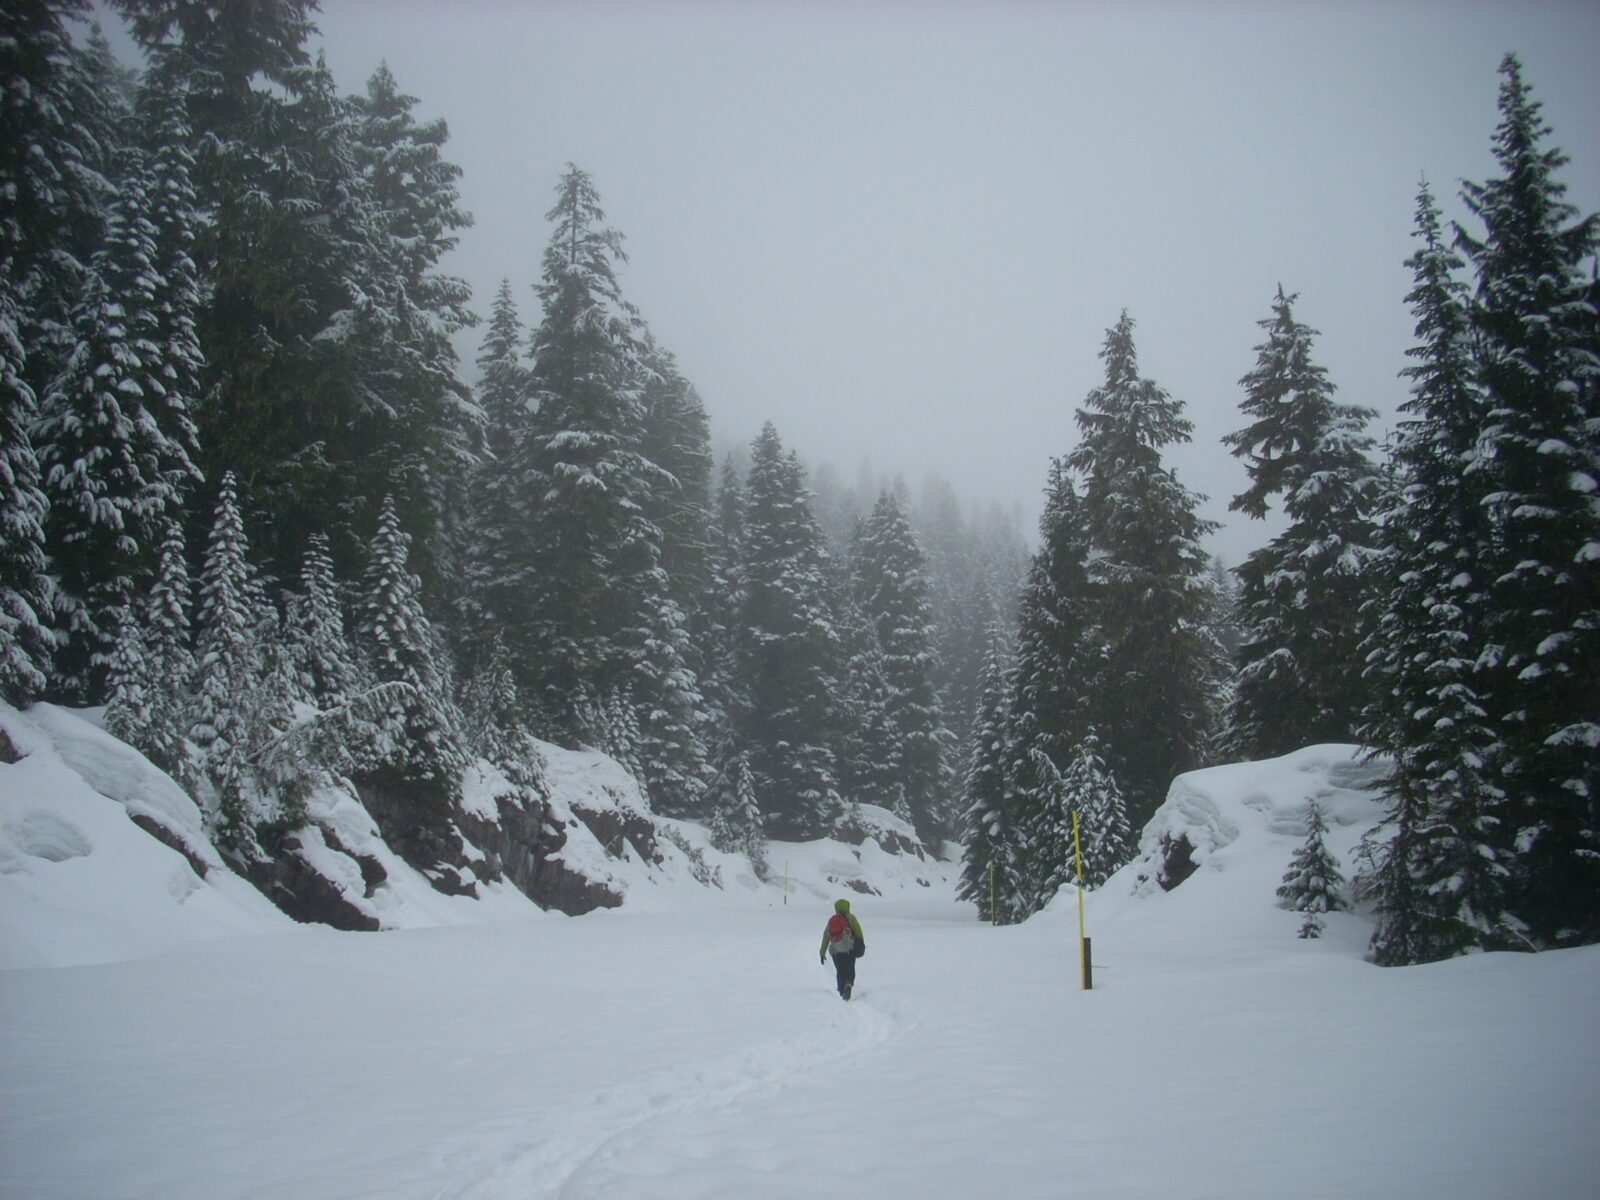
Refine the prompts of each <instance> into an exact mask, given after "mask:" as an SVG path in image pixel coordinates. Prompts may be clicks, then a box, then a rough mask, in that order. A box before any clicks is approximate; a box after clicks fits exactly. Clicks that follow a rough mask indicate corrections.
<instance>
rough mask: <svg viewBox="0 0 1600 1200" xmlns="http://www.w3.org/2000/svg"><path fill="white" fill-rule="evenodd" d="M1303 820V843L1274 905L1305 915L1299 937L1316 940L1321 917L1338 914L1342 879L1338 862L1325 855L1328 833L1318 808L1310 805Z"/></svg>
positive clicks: (1340, 908) (1327, 851) (1341, 901)
mask: <svg viewBox="0 0 1600 1200" xmlns="http://www.w3.org/2000/svg"><path fill="white" fill-rule="evenodd" d="M1309 810H1310V811H1309V814H1308V816H1307V821H1306V824H1307V831H1306V840H1305V842H1304V843H1303V844H1302V845H1301V847H1300V848H1299V849H1298V850H1296V851H1295V854H1294V858H1293V859H1291V860H1290V862H1289V870H1288V873H1287V874H1285V875H1284V877H1283V886H1281V887H1280V888H1279V889H1278V901H1279V903H1280V904H1281V905H1282V907H1284V908H1287V909H1289V910H1290V911H1292V912H1300V913H1305V914H1306V918H1305V922H1304V923H1303V924H1302V925H1301V926H1300V936H1301V937H1303V938H1307V937H1311V938H1314V937H1320V936H1321V934H1322V920H1321V914H1323V913H1330V912H1342V911H1343V910H1344V909H1345V907H1346V906H1345V902H1344V899H1343V896H1342V889H1343V887H1344V876H1343V875H1341V874H1340V873H1339V862H1338V859H1336V858H1335V857H1334V856H1333V854H1332V852H1330V851H1329V849H1328V847H1327V845H1326V844H1325V843H1324V841H1323V839H1324V838H1325V837H1326V836H1327V833H1328V823H1327V822H1326V821H1325V820H1324V819H1323V816H1322V806H1321V805H1319V804H1318V803H1317V802H1316V801H1315V800H1313V801H1311V803H1310V806H1309Z"/></svg>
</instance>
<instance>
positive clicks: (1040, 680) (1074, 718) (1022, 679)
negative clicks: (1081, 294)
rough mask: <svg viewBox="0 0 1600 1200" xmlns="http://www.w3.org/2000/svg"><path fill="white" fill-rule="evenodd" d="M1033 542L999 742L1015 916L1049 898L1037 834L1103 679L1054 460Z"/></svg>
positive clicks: (1084, 547)
mask: <svg viewBox="0 0 1600 1200" xmlns="http://www.w3.org/2000/svg"><path fill="white" fill-rule="evenodd" d="M1039 543H1040V544H1039V550H1038V552H1037V553H1036V554H1035V555H1034V559H1033V563H1032V566H1031V567H1030V568H1029V571H1028V581H1027V584H1026V586H1025V587H1024V589H1023V593H1022V600H1021V603H1020V606H1019V611H1018V626H1017V652H1016V668H1015V670H1014V672H1013V674H1012V696H1011V700H1010V704H1009V705H1008V708H1007V714H1006V733H1005V737H1004V738H1003V739H1002V744H1003V749H1004V752H1005V755H1006V760H1005V773H1004V777H1005V789H1006V793H1005V802H1004V807H1005V809H1006V811H1007V812H1008V814H1009V815H1010V819H1011V821H1010V837H1011V839H1012V841H1011V846H1012V850H1011V853H1012V854H1013V855H1014V869H1015V873H1016V883H1015V889H1014V891H1013V895H1014V896H1015V903H1016V904H1017V906H1018V915H1020V916H1027V915H1028V914H1030V913H1032V912H1033V911H1034V910H1035V908H1036V907H1037V905H1038V904H1040V903H1042V902H1043V901H1044V900H1047V899H1048V895H1046V894H1045V893H1046V890H1047V885H1045V884H1041V883H1040V880H1041V879H1042V878H1044V877H1047V876H1051V875H1052V874H1053V873H1055V872H1058V871H1059V869H1060V868H1059V862H1058V861H1057V858H1056V857H1052V856H1053V855H1054V854H1055V851H1054V850H1050V849H1048V848H1045V847H1042V846H1041V845H1040V843H1039V842H1038V833H1039V830H1040V828H1041V827H1045V828H1047V829H1050V830H1054V829H1055V825H1054V824H1053V822H1054V821H1055V819H1056V817H1055V816H1041V813H1042V811H1043V809H1044V808H1046V807H1048V806H1050V805H1051V804H1052V803H1053V800H1052V795H1051V791H1050V789H1051V787H1052V781H1053V780H1054V779H1055V777H1057V776H1058V775H1059V773H1060V771H1061V769H1062V767H1064V766H1065V765H1066V763H1067V762H1068V761H1069V755H1070V753H1071V747H1072V745H1073V744H1074V742H1075V741H1076V740H1077V738H1078V736H1079V735H1080V734H1081V733H1082V731H1083V729H1084V728H1085V727H1086V722H1087V720H1088V704H1089V698H1090V696H1091V695H1092V694H1093V692H1094V691H1095V689H1096V687H1097V686H1098V681H1099V680H1100V679H1101V678H1102V677H1103V676H1102V674H1101V672H1102V669H1103V663H1104V650H1103V643H1102V642H1101V640H1100V637H1099V633H1098V630H1097V629H1096V627H1095V624H1094V620H1095V616H1094V612H1093V609H1092V606H1091V594H1090V588H1089V569H1088V561H1089V555H1090V546H1089V538H1088V531H1087V528H1086V522H1085V520H1084V516H1083V510H1082V502H1081V501H1080V500H1079V498H1078V494H1077V491H1076V489H1075V488H1074V487H1073V483H1072V477H1071V475H1070V473H1069V472H1068V471H1067V469H1066V467H1065V465H1064V464H1063V463H1061V462H1060V461H1059V460H1057V461H1054V462H1052V464H1051V470H1050V486H1049V490H1048V492H1047V493H1046V496H1045V507H1044V513H1043V515H1042V516H1041V517H1040V519H1039ZM1058 764H1059V765H1058ZM1053 894H1054V893H1053V892H1051V893H1049V895H1053Z"/></svg>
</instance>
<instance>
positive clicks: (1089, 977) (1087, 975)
mask: <svg viewBox="0 0 1600 1200" xmlns="http://www.w3.org/2000/svg"><path fill="white" fill-rule="evenodd" d="M1072 852H1073V855H1074V856H1075V857H1076V858H1077V860H1078V963H1079V966H1080V967H1081V969H1082V972H1083V990H1084V991H1086V992H1087V991H1089V990H1091V989H1092V988H1093V987H1094V968H1093V966H1091V965H1090V959H1089V938H1088V936H1087V934H1086V933H1085V931H1084V917H1083V841H1082V839H1081V838H1080V837H1079V836H1078V810H1077V809H1073V810H1072Z"/></svg>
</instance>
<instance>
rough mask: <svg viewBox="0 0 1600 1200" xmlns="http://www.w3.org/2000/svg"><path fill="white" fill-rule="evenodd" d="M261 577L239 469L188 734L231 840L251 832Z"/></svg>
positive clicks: (214, 548) (208, 557)
mask: <svg viewBox="0 0 1600 1200" xmlns="http://www.w3.org/2000/svg"><path fill="white" fill-rule="evenodd" d="M254 587H255V584H254V575H253V570H252V568H251V565H250V561H249V544H248V542H247V541H246V539H245V530H244V519H243V517H242V515H241V513H240V510H239V501H238V495H237V492H236V490H235V485H234V478H233V473H232V472H231V471H230V472H227V473H226V474H224V475H223V477H222V483H221V487H220V491H219V493H218V497H217V507H216V515H215V519H214V520H213V522H212V526H211V538H210V541H209V543H208V544H207V546H206V554H205V565H204V568H203V569H202V571H201V574H200V594H199V601H198V606H197V611H196V614H195V680H194V688H193V705H192V708H191V712H190V726H189V740H190V741H191V742H193V743H194V746H195V749H196V751H197V753H198V756H199V760H198V767H199V770H200V771H201V773H202V776H203V778H204V780H205V784H206V787H207V789H208V792H209V797H208V800H209V803H208V806H207V811H208V816H209V818H210V819H211V821H212V823H213V825H214V827H215V828H216V829H217V831H218V833H219V836H220V837H221V838H222V839H223V841H224V842H225V843H227V844H229V845H230V846H234V847H238V846H240V845H242V844H244V843H245V842H246V841H247V840H248V838H249V836H250V831H249V829H248V820H247V814H246V812H245V811H244V807H243V806H244V787H245V774H246V756H247V754H248V751H249V746H248V744H247V732H246V729H245V713H244V711H243V707H242V701H243V698H244V697H246V696H248V695H249V693H250V691H251V689H252V686H253V683H254V679H255V677H256V675H257V673H258V671H259V669H260V668H259V662H258V659H257V651H256V647H255V643H254V641H253V640H252V628H253V626H254V619H255V614H254V612H253V611H252V606H251V596H252V593H253V591H254Z"/></svg>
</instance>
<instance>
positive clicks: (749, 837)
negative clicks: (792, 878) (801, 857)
mask: <svg viewBox="0 0 1600 1200" xmlns="http://www.w3.org/2000/svg"><path fill="white" fill-rule="evenodd" d="M709 799H710V804H711V844H712V845H713V846H715V847H716V848H717V849H718V850H721V851H723V852H724V853H727V854H743V855H745V856H747V857H748V858H749V859H750V865H751V867H752V868H753V869H754V871H755V873H756V878H757V879H765V878H766V877H767V874H768V871H769V867H768V865H767V839H766V835H765V834H764V833H763V832H762V827H761V808H760V806H759V805H758V804H757V802H756V785H755V777H754V776H753V775H752V774H751V772H750V758H749V756H748V755H746V754H737V755H735V756H734V757H733V758H732V759H731V760H729V761H728V762H727V763H726V764H725V765H724V766H723V768H722V769H721V770H720V771H718V772H717V776H716V779H715V780H714V781H713V782H712V784H711V789H710V792H709Z"/></svg>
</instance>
